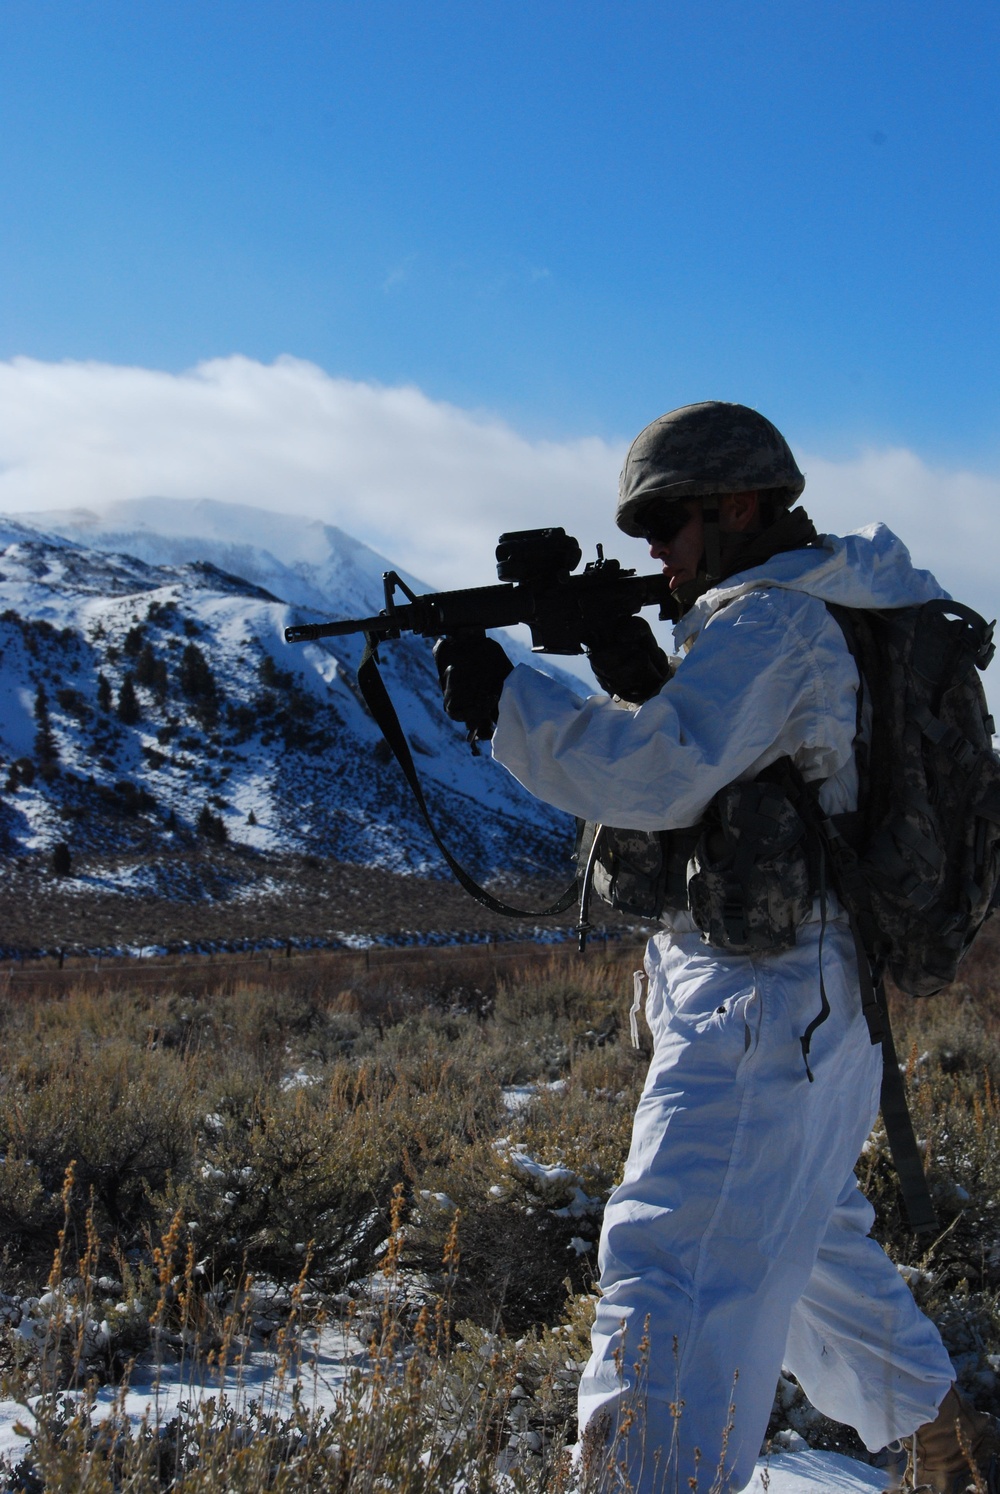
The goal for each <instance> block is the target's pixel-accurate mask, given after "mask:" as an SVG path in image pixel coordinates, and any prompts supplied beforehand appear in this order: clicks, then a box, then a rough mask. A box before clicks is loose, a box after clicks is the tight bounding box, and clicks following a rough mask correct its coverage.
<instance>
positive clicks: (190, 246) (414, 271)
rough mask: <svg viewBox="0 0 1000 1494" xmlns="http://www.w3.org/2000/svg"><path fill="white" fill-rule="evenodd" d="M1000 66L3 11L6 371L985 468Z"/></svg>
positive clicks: (906, 25) (216, 7)
mask: <svg viewBox="0 0 1000 1494" xmlns="http://www.w3.org/2000/svg"><path fill="white" fill-rule="evenodd" d="M998 63H1000V8H998V7H997V5H996V4H995V0H990V3H983V0H968V3H963V4H962V5H960V6H955V5H945V4H944V3H937V0H934V3H929V0H906V3H902V0H900V3H881V0H865V3H857V0H795V3H791V0H759V3H754V4H748V3H746V0H702V3H701V4H698V5H691V4H688V5H685V6H681V5H679V4H675V3H671V0H659V3H629V0H616V3H610V0H608V3H603V4H593V3H587V0H574V3H568V0H567V3H538V0H532V3H531V4H528V3H513V0H507V3H498V0H475V3H473V4H470V3H468V0H463V3H454V4H451V3H438V0H422V3H420V4H416V3H412V0H411V3H406V4H399V3H384V0H365V3H364V4H362V3H360V0H355V3H352V4H338V3H303V0H281V3H278V0H263V3H262V0H238V3H230V0H197V3H187V0H168V3H166V4H164V3H146V0H128V3H124V0H115V3H107V0H90V3H84V0H2V3H0V359H3V360H10V359H12V358H15V357H17V356H26V357H28V358H31V359H34V360H38V361H39V362H41V363H44V364H54V363H58V362H59V361H61V360H64V359H73V360H95V361H97V362H99V363H106V364H110V365H131V366H135V367H138V368H143V369H156V370H164V371H166V372H168V373H172V374H180V373H182V372H183V371H184V370H187V369H190V368H192V367H193V366H195V365H197V364H198V363H200V362H202V361H203V360H206V359H214V358H225V357H228V356H229V355H233V354H240V355H244V356H245V357H246V358H249V359H252V360H257V361H259V362H261V363H263V364H270V363H272V362H273V360H275V359H276V358H277V357H279V355H282V354H290V355H292V356H293V357H295V358H298V359H303V360H308V361H310V362H313V363H315V364H317V365H319V367H320V368H322V369H323V370H325V371H326V373H327V374H329V375H331V376H333V377H334V378H341V379H346V380H352V381H372V382H375V383H377V384H382V385H387V386H396V385H401V384H413V385H415V386H417V387H418V388H419V389H420V390H421V391H422V392H423V394H424V395H426V396H427V397H428V399H429V400H431V401H438V402H440V401H448V402H451V403H452V404H454V405H456V406H458V407H460V408H461V409H463V410H467V411H470V412H477V411H478V412H489V415H490V417H491V418H492V417H494V416H495V417H497V418H498V419H500V420H501V421H504V422H507V423H508V424H509V426H510V427H511V428H512V429H514V430H516V431H517V432H519V433H521V434H523V435H524V436H525V437H526V438H528V439H530V440H534V441H557V442H558V441H564V442H572V441H575V440H578V439H581V438H586V437H594V438H599V439H600V440H602V441H604V442H606V443H608V444H609V447H610V448H612V449H617V444H618V443H620V442H621V441H622V440H623V439H625V438H627V437H629V436H631V435H632V434H634V432H635V431H636V430H638V429H639V428H640V427H641V426H642V425H644V424H645V423H646V421H647V420H649V419H651V418H652V417H654V416H655V415H657V414H659V413H660V412H661V411H662V410H663V409H666V408H668V407H670V406H672V405H676V404H681V403H686V402H688V401H689V400H693V399H701V398H706V397H719V398H732V399H740V400H744V401H746V402H748V403H751V404H755V405H757V406H758V407H760V408H762V409H764V410H765V412H766V413H768V414H769V415H771V417H772V418H773V419H775V420H776V421H777V423H778V424H779V425H781V427H782V428H783V429H784V430H785V431H786V434H788V435H789V437H790V439H792V441H793V444H795V445H796V446H797V448H798V447H805V448H806V449H807V450H808V451H810V452H815V453H819V454H821V455H822V456H823V457H824V458H825V459H829V460H831V461H836V460H844V461H848V460H851V459H853V458H855V457H856V456H857V454H858V453H859V452H860V451H862V450H863V449H868V448H872V449H881V448H905V449H907V450H909V451H912V452H913V453H915V454H916V455H917V457H918V458H919V459H920V460H921V461H923V462H925V463H927V464H930V465H931V466H939V467H942V468H949V469H958V468H964V469H971V470H973V471H977V472H980V473H985V474H996V473H998V472H1000V436H998V423H997V410H998V393H1000V388H998V385H1000V375H998V368H1000V359H998V354H997V350H998V346H1000V316H998V310H1000V293H998V282H1000V277H998V274H997V263H998V260H1000V190H998V182H997V173H998V168H997V162H998V160H1000V126H998V104H997V99H998V92H1000V90H998V77H1000V70H998ZM2 458H3V452H2V451H0V459H2ZM53 501H57V500H56V498H55V497H54V498H53Z"/></svg>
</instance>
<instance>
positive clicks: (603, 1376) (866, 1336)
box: [579, 919, 954, 1494]
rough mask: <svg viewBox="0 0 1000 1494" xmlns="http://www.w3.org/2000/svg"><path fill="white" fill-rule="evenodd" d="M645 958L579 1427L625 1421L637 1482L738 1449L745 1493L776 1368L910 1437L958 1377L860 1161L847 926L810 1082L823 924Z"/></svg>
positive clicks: (860, 1059) (869, 1422)
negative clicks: (742, 949)
mask: <svg viewBox="0 0 1000 1494" xmlns="http://www.w3.org/2000/svg"><path fill="white" fill-rule="evenodd" d="M645 963H646V972H647V975H648V977H649V994H648V997H647V1001H646V1019H647V1021H648V1023H649V1027H650V1030H651V1031H652V1034H653V1040H654V1053H653V1059H652V1062H651V1064H650V1068H649V1074H648V1076H647V1079H646V1083H645V1087H644V1090H643V1094H642V1098H641V1100H640V1102H639V1106H638V1108H637V1110H636V1115H635V1122H634V1127H633V1133H632V1146H631V1150H630V1152H629V1157H628V1162H627V1164H626V1168H625V1175H624V1181H623V1182H622V1184H621V1186H620V1187H619V1188H618V1189H616V1190H615V1192H614V1193H613V1194H612V1196H611V1199H610V1201H609V1203H608V1207H607V1210H606V1213H605V1218H604V1229H603V1232H602V1237H601V1253H600V1268H601V1288H602V1292H603V1296H602V1298H601V1300H600V1302H599V1304H598V1309H597V1319H596V1322H595V1325H594V1330H593V1335H592V1342H593V1350H592V1354H591V1358H590V1361H589V1363H588V1365H587V1367H586V1369H585V1371H584V1374H583V1377H582V1380H581V1384H580V1401H579V1413H580V1426H581V1431H582V1429H583V1427H584V1426H585V1424H586V1423H588V1422H591V1421H592V1419H595V1418H596V1419H595V1420H593V1424H592V1426H591V1429H590V1439H588V1441H589V1440H591V1439H594V1440H595V1441H596V1442H598V1443H601V1444H603V1443H604V1438H605V1435H606V1434H610V1436H611V1438H612V1439H613V1438H614V1436H615V1432H616V1428H619V1427H623V1428H624V1429H625V1430H623V1431H620V1432H619V1435H618V1447H617V1460H618V1461H619V1462H621V1461H622V1460H624V1462H625V1464H626V1465H627V1469H628V1474H629V1478H630V1481H631V1486H632V1488H634V1489H635V1490H636V1491H638V1494H652V1491H654V1490H657V1491H659V1490H660V1489H667V1488H669V1489H674V1488H676V1487H680V1488H685V1487H686V1486H687V1482H686V1481H687V1479H688V1477H689V1476H690V1475H691V1474H693V1473H694V1472H695V1468H696V1462H697V1461H698V1460H697V1458H696V1453H695V1449H698V1450H700V1474H699V1487H701V1488H702V1489H708V1488H709V1486H710V1485H711V1484H712V1481H713V1478H714V1477H715V1475H716V1471H717V1468H718V1466H719V1462H720V1454H721V1452H722V1450H723V1448H724V1449H725V1476H724V1478H723V1480H722V1487H724V1488H725V1489H729V1490H738V1489H742V1488H743V1487H744V1485H745V1484H746V1483H747V1482H748V1481H749V1479H750V1477H751V1475H752V1472H753V1467H754V1463H755V1461H756V1458H757V1456H758V1454H759V1451H760V1446H761V1441H762V1439H763V1436H764V1433H765V1431H766V1427H767V1420H768V1415H769V1413H770V1409H771V1403H772V1399H773V1396H774V1390H775V1385H776V1383H777V1379H778V1374H779V1371H780V1370H781V1368H782V1366H783V1365H784V1366H785V1367H787V1368H788V1369H789V1370H790V1371H791V1372H792V1373H793V1374H794V1375H795V1376H796V1377H797V1379H798V1380H799V1382H800V1384H801V1385H802V1387H803V1389H804V1390H805V1392H806V1394H807V1395H808V1397H809V1399H810V1401H812V1403H813V1405H815V1406H816V1407H817V1408H818V1409H819V1410H820V1411H822V1412H824V1413H825V1414H826V1415H828V1416H830V1417H833V1418H834V1419H835V1420H837V1421H840V1422H844V1423H847V1424H848V1425H850V1426H853V1427H855V1428H856V1429H857V1431H858V1433H859V1434H860V1436H861V1438H862V1439H863V1441H864V1442H865V1444H866V1446H867V1447H869V1448H870V1449H872V1450H874V1449H876V1448H879V1447H882V1446H883V1445H884V1444H885V1443H887V1442H890V1441H892V1440H893V1438H895V1437H900V1436H906V1435H908V1434H909V1433H911V1432H913V1431H914V1430H915V1429H916V1428H917V1427H918V1426H921V1425H923V1423H924V1422H926V1421H930V1420H933V1418H934V1416H935V1414H936V1412H937V1407H938V1405H939V1404H940V1402H941V1400H942V1399H943V1398H944V1395H945V1393H946V1391H947V1389H948V1386H949V1385H950V1384H951V1382H952V1380H953V1378H954V1374H953V1371H952V1367H951V1362H950V1360H949V1358H948V1355H947V1353H946V1351H945V1349H944V1346H943V1345H942V1343H941V1339H940V1337H939V1335H938V1332H937V1329H936V1328H935V1327H934V1325H933V1324H932V1323H930V1322H929V1321H928V1319H926V1318H925V1317H924V1316H923V1315H922V1314H921V1313H920V1312H919V1310H918V1309H917V1307H916V1305H915V1303H914V1301H913V1298H912V1297H911V1295H910V1292H909V1290H908V1288H907V1286H906V1285H905V1283H904V1282H903V1280H902V1278H901V1277H900V1275H899V1273H898V1271H897V1270H896V1269H895V1267H894V1266H893V1265H892V1263H891V1262H890V1261H889V1260H888V1258H887V1257H886V1255H885V1254H884V1253H883V1251H882V1249H881V1247H880V1246H879V1245H877V1244H876V1243H875V1242H874V1241H873V1240H870V1239H869V1238H868V1231H869V1229H870V1227H871V1224H872V1220H873V1217H874V1215H873V1211H872V1208H871V1206H870V1204H869V1203H868V1202H867V1200H866V1199H865V1198H864V1197H863V1196H862V1195H861V1193H860V1192H859V1190H858V1188H857V1186H856V1184H855V1180H854V1176H853V1167H854V1163H855V1161H856V1159H857V1156H858V1154H859V1152H860V1150H861V1147H862V1145H863V1143H864V1141H865V1139H866V1137H867V1136H868V1134H869V1132H870V1130H871V1127H872V1125H873V1123H874V1120H875V1116H876V1113H877V1110H878V1095H879V1081H880V1074H881V1061H882V1060H881V1053H882V1050H881V1048H880V1047H872V1045H871V1042H870V1041H869V1037H868V1031H867V1027H866V1025H865V1021H864V1018H863V1016H862V1014H861V1003H860V996H859V993H858V987H857V973H856V972H857V967H856V963H855V956H854V946H853V941H852V938H851V935H850V931H849V929H848V928H847V927H846V925H845V924H844V922H843V921H842V920H840V919H838V920H837V921H835V922H831V923H828V925H827V928H826V934H825V938H824V942H823V970H824V976H825V983H826V990H827V995H828V998H829V1001H830V1005H831V1008H832V1010H831V1013H830V1016H829V1018H828V1019H827V1020H826V1022H824V1023H823V1024H822V1026H820V1027H818V1028H817V1029H816V1032H815V1034H814V1035H813V1039H812V1047H811V1051H810V1067H811V1069H812V1072H813V1074H814V1076H815V1082H814V1083H811V1084H810V1082H809V1080H808V1077H807V1074H806V1069H805V1064H804V1061H803V1056H802V1048H801V1044H800V1041H799V1040H800V1038H801V1036H802V1034H803V1033H804V1031H805V1029H806V1027H807V1026H808V1024H809V1022H810V1021H811V1020H812V1019H813V1017H814V1016H815V1015H816V1014H817V1012H818V1011H819V1007H820V993H819V925H818V923H809V924H806V925H805V926H804V927H803V928H802V929H800V931H799V942H798V943H797V945H796V947H795V948H794V949H792V950H789V951H786V952H784V953H782V954H779V955H770V956H765V957H763V958H760V959H757V958H750V957H747V956H728V955H725V954H723V953H721V952H720V951H717V950H713V949H710V948H709V947H707V946H706V945H704V944H702V943H701V941H700V939H699V937H698V936H697V934H674V935H672V936H666V935H658V936H656V937H655V938H654V939H652V940H651V941H650V944H649V947H648V950H647V954H646V962H645ZM644 1338H645V1339H646V1340H648V1348H645V1349H643V1347H642V1343H643V1340H644ZM637 1365H638V1366H639V1368H638V1370H637V1368H636V1366H637ZM681 1401H682V1402H683V1406H680V1405H679V1402H681ZM672 1403H674V1406H675V1410H674V1411H672V1409H671V1405H672ZM731 1407H732V1408H734V1409H733V1410H732V1411H731V1409H730V1408H731ZM629 1408H631V1413H630V1414H629V1415H626V1411H628V1410H629ZM677 1411H679V1415H678V1414H676V1412H677ZM633 1416H634V1420H633ZM730 1424H731V1425H730ZM727 1427H728V1428H729V1430H728V1432H727ZM614 1486H615V1484H614V1480H612V1481H611V1483H609V1485H608V1487H614Z"/></svg>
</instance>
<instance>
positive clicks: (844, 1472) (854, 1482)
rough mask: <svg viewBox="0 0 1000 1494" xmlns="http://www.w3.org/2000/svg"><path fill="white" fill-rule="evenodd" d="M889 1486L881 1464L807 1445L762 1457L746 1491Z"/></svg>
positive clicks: (781, 1493) (807, 1493)
mask: <svg viewBox="0 0 1000 1494" xmlns="http://www.w3.org/2000/svg"><path fill="white" fill-rule="evenodd" d="M888 1487H889V1478H888V1475H887V1474H886V1473H884V1472H883V1471H882V1470H881V1469H880V1468H871V1467H869V1465H868V1464H867V1463H859V1462H858V1461H857V1459H856V1458H845V1457H843V1456H842V1455H841V1454H840V1453H835V1452H817V1451H816V1450H815V1449H814V1448H811V1447H807V1448H803V1449H801V1450H799V1451H796V1452H782V1453H775V1454H772V1456H771V1457H769V1458H761V1460H760V1462H759V1463H758V1464H757V1471H756V1473H755V1474H754V1476H753V1478H752V1479H751V1481H750V1483H749V1484H748V1485H747V1494H817V1490H820V1489H830V1490H841V1491H843V1494H868V1491H870V1490H872V1489H887V1488H888Z"/></svg>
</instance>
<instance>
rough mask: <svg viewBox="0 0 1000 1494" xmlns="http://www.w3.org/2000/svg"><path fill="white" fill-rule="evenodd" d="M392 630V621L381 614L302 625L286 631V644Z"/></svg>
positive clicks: (385, 614)
mask: <svg viewBox="0 0 1000 1494" xmlns="http://www.w3.org/2000/svg"><path fill="white" fill-rule="evenodd" d="M392 629H393V622H392V619H391V618H390V617H389V616H388V614H387V613H385V612H380V613H379V614H378V616H377V617H348V618H345V619H344V621H343V622H332V623H300V624H299V625H298V627H295V628H286V629H285V642H286V643H310V642H311V641H312V640H313V639H314V638H345V637H346V636H347V634H348V633H385V632H390V631H392Z"/></svg>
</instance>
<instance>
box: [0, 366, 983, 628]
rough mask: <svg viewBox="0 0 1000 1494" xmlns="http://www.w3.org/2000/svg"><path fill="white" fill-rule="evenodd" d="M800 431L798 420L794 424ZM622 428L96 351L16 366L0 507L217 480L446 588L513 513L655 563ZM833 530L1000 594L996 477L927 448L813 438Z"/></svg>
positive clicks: (204, 486) (522, 520)
mask: <svg viewBox="0 0 1000 1494" xmlns="http://www.w3.org/2000/svg"><path fill="white" fill-rule="evenodd" d="M788 434H790V436H791V437H792V439H793V444H794V432H789V433H788ZM624 449H625V443H624V442H622V443H620V444H609V443H607V442H605V441H603V440H600V439H598V438H597V437H591V438H586V439H582V440H577V441H538V440H528V439H527V438H525V437H524V436H522V435H520V434H518V432H517V431H515V430H513V429H512V428H511V427H510V426H509V425H507V424H505V423H504V422H503V421H501V420H499V419H497V418H496V417H493V416H490V415H488V414H481V413H477V412H472V411H468V410H463V409H460V408H458V407H456V406H454V405H449V404H445V403H443V402H441V401H436V400H432V399H429V398H428V397H427V396H426V395H425V394H423V393H421V391H420V390H419V389H416V388H408V387H404V388H384V387H381V386H379V385H375V384H366V383H358V382H352V381H350V380H347V379H335V378H331V377H330V376H329V375H328V374H326V373H324V372H323V370H322V369H320V368H317V367H316V366H315V365H314V364H311V363H306V362H303V361H302V360H299V359H295V358H289V357H285V358H279V359H278V360H277V362H276V363H274V364H271V365H264V364H261V363H257V362H254V361H253V360H252V359H249V358H243V357H232V358H219V359H213V360H212V361H210V362H207V363H202V364H199V365H198V367H197V368H195V369H192V370H190V371H188V372H186V373H182V374H168V373H160V372H156V371H153V370H150V369H143V368H123V367H115V366H110V365H107V364H99V363H58V364H53V363H42V362H38V361H35V360H32V359H28V358H17V359H14V360H13V361H12V362H9V363H0V511H6V512H18V511H21V512H23V511H26V510H39V509H46V508H60V509H65V508H69V507H74V506H84V507H89V508H96V509H100V508H102V507H104V506H106V505H107V504H109V503H112V502H114V501H117V500H119V499H123V498H133V497H144V496H148V495H152V494H155V495H164V496H169V497H174V498H202V497H209V498H215V499H221V500H223V501H230V502H239V503H245V504H252V505H257V506H260V507H262V508H266V509H271V510H277V511H279V512H287V513H289V514H304V515H307V516H309V517H315V518H321V519H324V520H326V521H328V522H330V523H334V524H337V525H340V526H341V527H342V528H344V529H346V530H347V531H348V532H349V533H351V534H353V535H355V536H357V538H359V539H362V540H365V541H367V542H368V543H369V544H371V545H373V546H374V547H375V548H376V549H378V550H380V551H381V552H382V553H383V554H385V555H388V556H390V557H391V558H392V559H393V560H394V561H395V562H396V563H397V564H399V565H401V566H404V567H405V568H406V569H407V570H409V571H411V572H412V573H415V574H416V575H418V576H422V577H424V578H425V579H426V580H427V581H428V582H429V583H431V584H433V585H437V586H461V585H481V584H484V583H487V582H489V581H490V580H492V579H494V571H493V549H494V546H495V543H496V537H497V535H498V533H499V532H500V531H501V530H505V529H521V528H531V527H535V526H537V525H539V524H562V525H563V526H564V527H565V528H566V529H568V530H570V531H571V532H572V533H575V534H576V535H577V536H578V538H579V539H580V541H581V544H582V545H583V547H584V554H585V556H588V557H589V556H590V555H592V554H593V553H594V552H593V546H594V544H595V542H596V541H597V540H600V539H603V540H604V541H605V543H606V544H607V546H608V549H609V552H610V553H612V554H617V555H618V556H619V557H620V558H622V559H623V560H626V559H627V561H628V562H629V563H631V564H638V565H640V566H641V565H642V563H643V561H642V553H641V551H640V550H639V548H638V547H637V546H636V545H635V544H634V543H632V542H630V541H628V540H626V539H625V538H624V536H621V535H619V534H618V532H617V531H616V530H615V528H614V523H613V508H614V497H615V492H616V487H617V478H618V470H619V467H620V465H621V460H622V456H623V453H624ZM800 461H801V465H802V467H803V469H804V470H805V472H806V474H807V478H808V486H807V489H806V494H805V503H806V506H807V508H808V509H809V511H810V513H811V514H812V515H813V517H814V519H815V520H816V522H817V524H818V525H819V527H820V528H822V529H830V530H834V531H839V532H843V531H844V530H846V529H850V528H854V527H857V526H858V525H860V524H863V523H867V522H869V521H870V520H872V519H884V520H885V521H886V522H887V523H888V524H889V525H890V526H891V527H892V528H893V529H896V530H897V532H899V533H900V534H902V536H903V537H904V538H905V539H906V541H907V543H908V544H909V546H910V548H911V551H912V552H913V556H914V560H915V561H916V562H917V564H919V565H925V566H928V567H930V568H931V569H932V570H934V571H935V572H936V573H937V574H938V575H939V576H940V579H941V581H942V582H943V584H944V585H945V586H947V587H948V588H949V590H951V591H952V592H953V593H954V594H955V595H957V596H960V597H962V598H964V599H967V600H968V601H970V602H971V603H972V605H973V606H976V607H978V608H979V609H980V610H982V611H987V612H989V613H990V615H991V616H992V615H993V613H992V611H991V608H994V607H995V606H996V601H995V594H996V588H995V583H994V575H995V572H996V568H997V567H996V560H995V558H994V557H995V555H996V553H997V548H998V541H1000V478H997V477H994V476H987V475H978V474H975V473H972V472H963V471H947V470H936V469H934V468H932V467H930V466H929V465H928V464H927V463H925V462H923V461H922V460H921V459H920V457H918V456H917V455H915V454H914V453H913V452H911V451H907V450H897V449H887V450H869V451H864V452H862V453H861V454H860V455H859V456H857V457H856V458H854V459H852V460H850V461H841V462H834V461H830V460H827V459H825V458H823V457H820V456H816V455H811V454H809V453H802V454H801V455H800Z"/></svg>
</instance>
